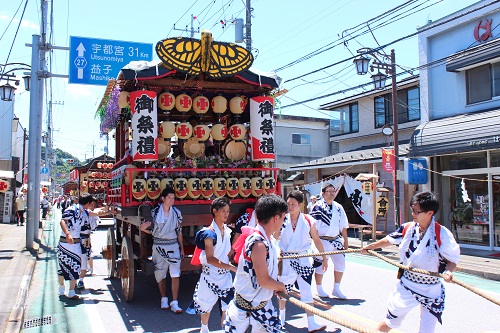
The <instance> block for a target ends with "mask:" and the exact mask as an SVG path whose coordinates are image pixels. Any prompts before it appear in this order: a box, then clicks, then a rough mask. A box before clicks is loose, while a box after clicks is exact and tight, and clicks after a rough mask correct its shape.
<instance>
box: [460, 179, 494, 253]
mask: <svg viewBox="0 0 500 333" xmlns="http://www.w3.org/2000/svg"><path fill="white" fill-rule="evenodd" d="M460 177H461V176H456V177H453V178H452V180H451V182H450V186H451V188H450V193H451V214H450V222H451V228H452V232H453V235H454V236H455V238H456V240H457V241H458V242H459V243H460V244H473V245H482V246H488V245H489V237H490V230H489V220H490V219H489V202H488V181H487V180H488V177H487V175H485V174H479V175H467V176H463V177H464V178H460ZM495 201H496V200H495ZM499 202H500V192H499ZM499 208H500V207H499Z"/></svg>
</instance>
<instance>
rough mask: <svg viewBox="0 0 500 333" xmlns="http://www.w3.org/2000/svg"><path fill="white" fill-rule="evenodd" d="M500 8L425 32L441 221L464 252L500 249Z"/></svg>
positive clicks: (424, 147)
mask: <svg viewBox="0 0 500 333" xmlns="http://www.w3.org/2000/svg"><path fill="white" fill-rule="evenodd" d="M499 23H500V7H499V6H498V4H494V5H491V4H490V2H489V1H480V2H478V3H476V4H474V5H472V6H469V7H467V8H464V9H463V10H461V11H459V12H457V13H454V14H451V15H450V16H448V17H443V18H441V19H440V20H438V21H434V22H430V23H429V24H427V25H426V26H424V27H421V28H419V32H420V33H419V61H420V67H421V70H420V94H421V104H422V124H421V125H420V126H419V127H418V128H417V129H416V130H415V132H414V134H413V136H412V139H411V145H410V155H411V156H423V157H427V158H428V161H429V163H428V164H429V166H430V169H431V170H432V173H431V174H432V176H431V177H430V181H429V183H428V184H427V185H426V186H425V188H430V189H432V190H433V191H435V192H436V193H438V195H439V196H440V199H441V202H442V210H441V212H440V213H439V215H438V217H437V220H439V221H440V222H441V223H443V224H445V225H447V226H449V227H450V228H451V230H452V232H453V234H454V235H455V237H456V239H457V241H458V242H459V243H460V245H461V246H465V247H471V248H487V249H496V250H499V249H500V38H498V36H499V34H498V31H497V27H498V25H499Z"/></svg>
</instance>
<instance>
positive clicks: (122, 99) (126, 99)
mask: <svg viewBox="0 0 500 333" xmlns="http://www.w3.org/2000/svg"><path fill="white" fill-rule="evenodd" d="M118 107H119V108H120V109H124V108H128V107H130V93H129V92H128V91H120V94H118Z"/></svg>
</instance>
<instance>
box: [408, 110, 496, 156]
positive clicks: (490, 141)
mask: <svg viewBox="0 0 500 333" xmlns="http://www.w3.org/2000/svg"><path fill="white" fill-rule="evenodd" d="M498 148H500V110H495V111H487V112H478V113H472V114H465V115H460V116H454V117H448V118H443V119H439V120H432V121H430V122H428V123H426V124H422V125H420V126H418V127H417V128H416V129H415V131H414V132H413V135H412V138H411V143H410V156H411V157H414V156H436V155H446V154H452V153H463V152H473V151H478V150H487V149H498Z"/></svg>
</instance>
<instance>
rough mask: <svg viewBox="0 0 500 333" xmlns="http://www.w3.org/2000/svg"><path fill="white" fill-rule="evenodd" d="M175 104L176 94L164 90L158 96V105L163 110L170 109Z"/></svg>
mask: <svg viewBox="0 0 500 333" xmlns="http://www.w3.org/2000/svg"><path fill="white" fill-rule="evenodd" d="M174 106H175V96H174V94H172V93H169V92H168V91H167V92H163V93H161V94H160V95H159V96H158V107H159V108H160V109H162V110H163V111H170V110H172V109H173V108H174Z"/></svg>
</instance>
